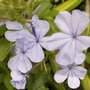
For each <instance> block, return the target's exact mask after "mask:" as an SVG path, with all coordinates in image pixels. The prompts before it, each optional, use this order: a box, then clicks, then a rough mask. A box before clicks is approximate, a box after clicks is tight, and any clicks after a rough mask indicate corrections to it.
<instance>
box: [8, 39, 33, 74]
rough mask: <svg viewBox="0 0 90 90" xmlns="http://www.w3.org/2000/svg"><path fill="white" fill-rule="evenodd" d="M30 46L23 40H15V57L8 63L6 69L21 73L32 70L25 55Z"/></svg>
mask: <svg viewBox="0 0 90 90" xmlns="http://www.w3.org/2000/svg"><path fill="white" fill-rule="evenodd" d="M30 45H31V44H29V42H28V41H27V40H26V39H25V38H22V39H17V40H16V44H15V48H14V50H15V56H14V57H12V58H11V59H10V60H9V62H8V67H9V69H11V70H19V71H21V72H22V73H27V72H29V71H30V70H31V69H32V63H31V62H30V58H29V57H28V56H27V55H26V53H27V52H28V49H29V48H30V47H31V46H30Z"/></svg>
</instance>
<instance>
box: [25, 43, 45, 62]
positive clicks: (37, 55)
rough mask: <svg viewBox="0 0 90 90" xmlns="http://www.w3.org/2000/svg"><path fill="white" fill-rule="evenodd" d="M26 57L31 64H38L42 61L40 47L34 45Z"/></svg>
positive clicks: (42, 56) (42, 53) (42, 55)
mask: <svg viewBox="0 0 90 90" xmlns="http://www.w3.org/2000/svg"><path fill="white" fill-rule="evenodd" d="M26 56H27V57H29V58H30V60H31V61H32V62H35V63H38V62H41V61H42V60H43V59H44V52H43V50H42V48H41V46H40V45H39V44H38V43H36V44H35V45H34V46H33V47H32V48H30V49H29V50H28V51H27V53H26Z"/></svg>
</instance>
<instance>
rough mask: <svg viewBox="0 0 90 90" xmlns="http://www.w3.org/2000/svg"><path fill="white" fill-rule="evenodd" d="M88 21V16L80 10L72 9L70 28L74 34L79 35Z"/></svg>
mask: <svg viewBox="0 0 90 90" xmlns="http://www.w3.org/2000/svg"><path fill="white" fill-rule="evenodd" d="M88 23H89V16H88V15H87V14H86V13H85V12H84V11H80V10H73V11H72V28H73V29H72V30H73V32H74V34H77V35H80V34H81V33H82V32H83V31H84V30H85V29H86V27H87V25H88Z"/></svg>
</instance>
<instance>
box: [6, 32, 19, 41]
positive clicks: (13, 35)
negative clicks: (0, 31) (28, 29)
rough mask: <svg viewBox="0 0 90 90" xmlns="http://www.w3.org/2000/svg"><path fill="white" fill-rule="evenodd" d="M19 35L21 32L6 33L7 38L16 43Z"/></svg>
mask: <svg viewBox="0 0 90 90" xmlns="http://www.w3.org/2000/svg"><path fill="white" fill-rule="evenodd" d="M18 35H19V31H6V32H5V37H6V39H7V40H8V41H11V42H15V41H16V39H17V37H18Z"/></svg>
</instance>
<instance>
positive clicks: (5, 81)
mask: <svg viewBox="0 0 90 90" xmlns="http://www.w3.org/2000/svg"><path fill="white" fill-rule="evenodd" d="M10 80H11V78H10V75H9V74H7V75H6V76H5V78H4V84H5V86H6V88H7V90H13V87H12V85H11V83H10Z"/></svg>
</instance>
